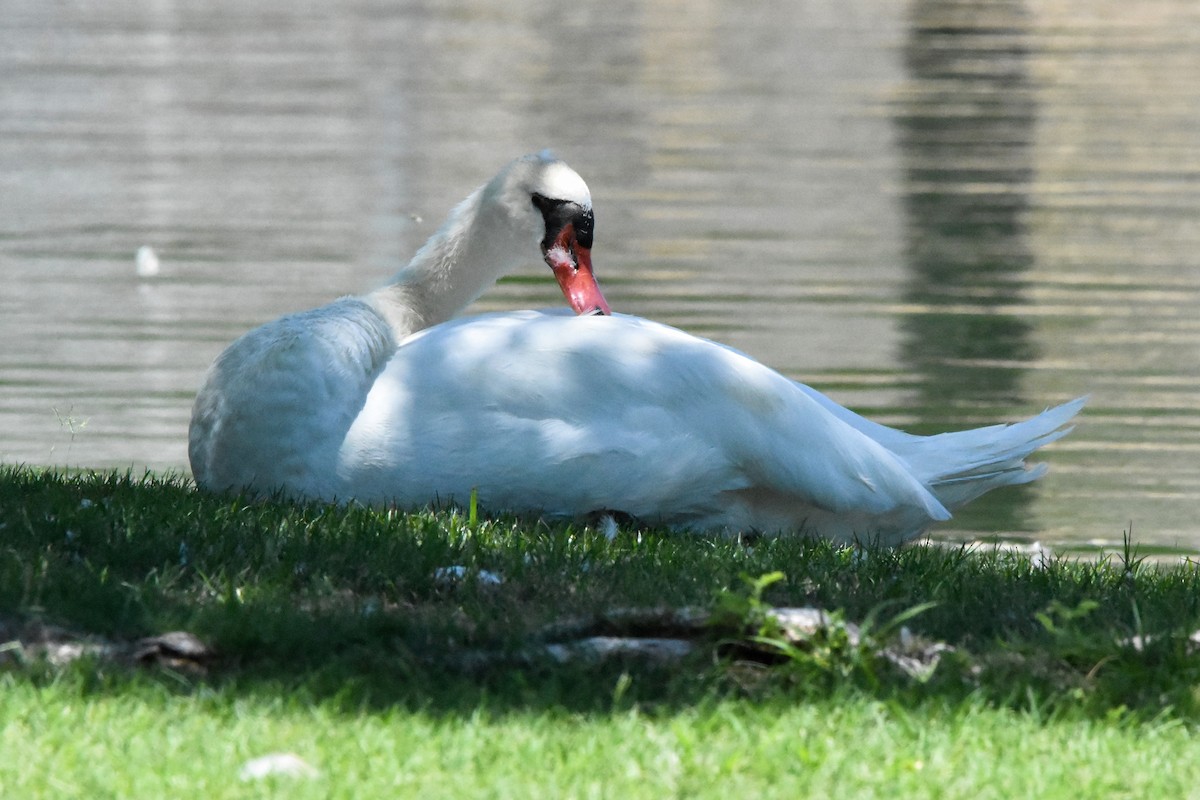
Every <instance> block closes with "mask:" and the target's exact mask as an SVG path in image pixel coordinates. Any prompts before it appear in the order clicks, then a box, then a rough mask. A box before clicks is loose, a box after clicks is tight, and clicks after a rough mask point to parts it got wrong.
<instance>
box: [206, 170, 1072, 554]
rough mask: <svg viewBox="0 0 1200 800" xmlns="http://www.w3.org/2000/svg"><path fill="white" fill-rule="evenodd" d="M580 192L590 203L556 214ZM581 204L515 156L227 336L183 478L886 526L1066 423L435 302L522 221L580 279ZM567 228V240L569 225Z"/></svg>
mask: <svg viewBox="0 0 1200 800" xmlns="http://www.w3.org/2000/svg"><path fill="white" fill-rule="evenodd" d="M534 196H541V197H542V198H543V201H545V202H543V201H538V202H531V197H534ZM563 203H565V204H569V205H567V206H566V207H567V208H568V212H569V213H564V212H562V211H561V209H562V208H563V205H562V204H563ZM556 204H558V205H556ZM547 208H550V209H553V210H551V211H547V210H546V209H547ZM577 209H582V210H583V211H586V221H585V220H584V219H583V217H582V216H578V215H576V216H575V217H572V218H571V221H570V222H569V223H566V224H565V226H564V225H563V224H562V223H563V220H564V219H567V218H568V217H571V214H574V213H575V211H576V210H577ZM580 213H582V212H580ZM590 220H591V201H590V196H589V195H588V194H587V187H586V185H585V184H584V183H583V181H582V179H579V178H578V176H577V175H576V174H575V173H574V172H571V171H570V170H569V168H567V167H566V165H564V164H562V162H559V161H556V160H553V159H551V158H549V157H548V156H546V155H544V154H543V155H539V156H530V157H526V158H525V159H519V160H518V161H516V162H514V163H513V164H511V165H509V167H507V168H506V169H505V170H504V171H502V172H501V173H500V175H498V176H497V177H496V178H495V179H493V181H492V182H491V183H489V184H488V185H487V186H485V187H483V188H481V189H480V190H478V191H477V192H475V193H474V194H473V195H472V196H471V197H470V198H468V200H467V201H465V202H464V203H463V204H461V205H460V206H459V207H458V208H456V209H455V210H454V212H452V214H451V218H450V219H449V220H448V221H447V222H446V224H445V225H444V226H443V227H442V229H441V230H440V231H439V232H438V233H437V234H435V236H434V238H433V239H431V240H430V243H429V244H427V245H426V246H425V247H424V248H422V250H421V251H420V252H419V253H418V254H417V256H416V257H415V258H414V260H413V263H412V264H410V265H409V267H407V268H406V269H405V270H403V271H401V273H400V274H399V275H398V276H397V278H396V280H395V281H394V282H393V283H392V284H390V285H389V286H388V287H385V288H384V289H381V290H379V291H377V292H374V293H371V294H369V295H366V296H364V297H362V298H344V299H342V300H339V301H336V302H334V303H332V304H330V305H328V306H324V307H322V308H319V309H315V310H313V311H308V312H303V313H300V314H295V315H291V316H287V317H284V318H282V319H280V320H276V321H275V322H272V323H268V324H267V325H264V326H262V327H260V328H258V329H256V330H254V331H251V332H250V333H248V334H246V335H245V336H243V337H242V338H241V339H239V340H238V341H237V342H235V343H234V344H233V345H231V346H230V347H229V348H228V349H227V350H226V351H225V352H224V353H223V354H222V355H221V356H220V357H219V358H218V359H217V361H216V362H215V363H214V365H213V367H212V369H211V370H210V372H209V375H208V377H207V379H206V381H205V385H204V387H203V388H202V389H201V391H200V394H199V395H198V397H197V399H196V405H195V408H194V411H193V418H192V427H191V431H190V447H189V453H190V456H191V461H192V469H193V472H194V474H195V476H196V480H197V483H198V484H200V485H201V486H204V487H207V488H211V489H216V490H224V489H230V488H233V489H249V490H251V491H253V492H257V493H269V492H273V491H277V490H282V491H283V492H285V493H287V494H289V495H293V496H297V497H306V498H316V499H321V500H330V501H358V502H363V503H370V504H396V505H399V506H401V507H412V506H422V505H427V504H429V503H431V502H441V503H446V502H458V503H463V504H465V503H466V502H467V500H468V498H469V496H470V493H471V491H472V490H476V491H477V492H478V498H479V503H480V505H481V506H483V507H484V508H489V509H493V510H509V511H517V512H521V513H530V514H542V515H549V516H567V517H570V516H578V515H583V514H589V513H591V512H596V511H619V512H624V513H627V514H631V515H633V516H635V517H637V518H639V519H640V520H642V521H644V522H646V523H649V524H656V525H659V524H661V525H666V526H670V527H675V528H680V529H688V530H726V531H745V530H758V531H762V532H766V533H781V532H782V533H807V534H813V535H820V536H825V537H828V538H832V539H837V540H840V541H851V540H855V539H859V540H867V539H880V540H882V541H886V542H891V543H899V542H902V541H904V540H907V539H910V538H912V537H914V536H917V535H919V534H920V533H921V532H922V531H924V530H925V529H926V528H927V527H928V526H929V525H931V524H932V523H934V522H937V521H939V520H945V519H948V518H949V516H950V509H952V508H955V507H958V506H960V505H962V504H963V503H965V502H968V501H969V500H971V499H973V498H974V497H977V496H978V495H980V494H982V493H983V492H986V491H988V490H990V489H993V488H996V487H998V486H1004V485H1009V484H1016V483H1024V482H1027V481H1030V480H1033V479H1034V478H1036V477H1038V476H1039V475H1040V474H1041V471H1042V470H1041V469H1033V470H1030V469H1026V467H1025V464H1024V459H1025V458H1026V457H1027V456H1028V455H1029V454H1030V453H1032V452H1033V450H1035V449H1037V448H1038V447H1040V446H1042V445H1044V444H1046V443H1048V442H1051V441H1054V440H1055V439H1057V438H1059V437H1060V436H1063V435H1065V434H1066V433H1067V432H1068V431H1069V428H1067V427H1065V426H1066V424H1067V423H1068V421H1069V420H1070V419H1071V417H1072V416H1074V415H1075V414H1076V413H1077V412H1078V411H1079V409H1080V408H1081V407H1082V405H1083V400H1082V399H1079V400H1075V401H1073V402H1071V403H1067V404H1064V405H1062V406H1059V407H1057V408H1054V409H1051V410H1049V411H1047V412H1044V413H1043V414H1041V415H1039V416H1037V417H1034V418H1033V419H1030V420H1027V421H1025V422H1022V423H1020V424H1018V425H1012V426H993V427H988V428H980V429H977V430H971V431H962V432H958V433H948V434H941V435H939V436H929V437H923V436H914V435H910V434H907V433H904V432H901V431H897V430H894V429H892V428H887V427H884V426H881V425H878V424H876V423H872V422H870V421H868V420H865V419H863V418H862V417H859V416H858V415H856V414H854V413H853V412H850V411H848V410H846V409H844V408H842V407H840V406H838V405H837V404H835V403H834V402H833V401H832V400H830V399H828V398H827V397H825V396H824V395H822V394H820V393H818V392H817V391H815V390H813V389H811V388H809V387H807V386H804V385H803V384H799V383H796V382H794V381H791V380H789V379H787V378H785V377H783V376H782V375H780V374H778V373H776V372H775V371H773V370H771V369H769V368H768V367H766V366H764V365H762V364H760V363H758V362H756V361H754V360H752V359H750V358H748V357H747V356H745V355H742V354H741V353H738V352H736V351H734V350H732V349H730V348H727V347H724V346H722V345H719V344H715V343H713V342H710V341H707V340H704V339H700V338H697V337H694V336H690V335H688V334H686V333H684V332H682V331H679V330H677V329H675V328H671V327H668V326H665V325H660V324H656V323H653V322H649V321H647V320H643V319H639V318H635V317H629V316H624V315H609V316H603V315H585V316H573V315H571V314H570V313H569V312H567V311H566V310H564V311H563V312H559V313H556V312H537V311H525V312H514V313H504V314H488V315H483V316H477V317H469V318H463V319H457V320H453V321H449V322H447V321H445V320H446V319H447V318H448V317H449V316H450V315H452V314H453V313H455V312H456V311H457V310H459V309H460V308H461V307H462V306H464V305H466V304H467V303H469V302H470V301H471V300H472V299H474V297H475V296H478V294H479V293H481V292H482V291H483V290H484V289H486V287H487V286H488V285H490V284H491V283H492V282H493V281H494V280H495V278H496V277H497V276H498V275H499V274H502V273H503V272H506V271H508V270H510V269H512V268H513V267H514V266H515V265H516V264H518V263H520V261H521V260H522V259H524V258H528V257H529V256H531V255H532V254H533V253H534V252H536V250H535V247H536V246H537V243H538V241H539V240H540V241H541V242H542V255H543V257H544V258H545V259H546V261H547V263H548V264H549V265H550V266H551V267H552V268H554V270H555V273H556V275H558V276H559V279H560V283H561V282H563V280H564V278H563V275H564V274H567V273H569V274H568V275H567V280H575V279H576V274H575V272H573V271H572V270H571V269H567V268H566V267H564V264H563V259H564V258H567V257H568V256H569V257H570V258H573V259H575V260H576V261H577V262H578V263H576V264H575V269H576V270H579V271H580V272H582V271H583V270H582V267H583V266H586V267H587V270H586V272H587V273H588V275H587V276H586V277H587V280H588V281H590V255H589V253H588V247H589V246H590V243H591V241H590V238H591V231H590V224H591V223H590ZM571 225H574V227H573V228H570V226H571ZM584 227H586V228H587V236H586V241H582V240H583V238H584V237H583V236H582V234H580V236H579V237H578V239H575V238H572V237H573V236H574V234H575V233H579V232H580V231H582V229H583V228H584ZM563 231H566V233H565V234H564V233H563ZM564 237H565V238H564ZM593 289H595V286H594V283H591V284H590V287H589V285H588V284H587V283H585V284H584V286H583V288H582V289H580V286H579V285H578V284H575V285H573V286H572V287H570V288H569V287H568V286H567V284H565V283H564V284H563V290H564V293H566V294H567V296H568V298H569V299H570V300H571V302H572V305H573V306H574V307H575V309H576V311H580V312H585V311H590V310H592V308H597V307H598V308H600V309H601V310H604V311H606V310H607V306H606V305H605V304H604V303H603V298H602V297H601V296H600V295H599V291H598V289H595V292H594V294H593V293H592V290H593ZM581 298H582V299H581ZM597 298H598V299H597Z"/></svg>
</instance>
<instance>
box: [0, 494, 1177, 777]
mask: <svg viewBox="0 0 1200 800" xmlns="http://www.w3.org/2000/svg"><path fill="white" fill-rule="evenodd" d="M0 525H2V526H3V527H2V528H0V627H2V628H3V631H0V632H3V633H4V634H5V635H4V636H3V637H0V638H2V639H3V640H4V641H6V642H8V644H4V642H0V648H3V651H2V652H0V663H3V666H2V667H0V682H3V684H4V686H3V687H2V688H0V697H2V698H3V699H2V700H0V702H2V703H3V706H4V709H3V718H4V719H5V724H4V729H3V734H2V736H3V741H2V742H0V749H2V750H3V752H4V753H5V755H6V758H4V759H2V760H0V787H3V789H4V790H5V792H4V794H5V795H8V794H10V793H14V792H16V794H14V796H17V795H19V796H26V797H32V796H39V795H41V796H56V797H57V796H70V795H71V794H78V795H79V796H105V795H112V796H148V795H151V794H167V795H174V794H178V793H180V792H181V791H183V790H185V789H187V790H196V789H199V790H201V791H204V792H205V793H207V794H209V795H212V796H218V797H220V796H242V795H246V796H252V795H259V794H271V793H273V792H276V791H278V792H279V793H283V792H285V791H286V792H287V793H288V794H289V795H297V794H298V795H304V796H307V795H311V796H374V795H382V794H385V793H387V794H392V795H398V796H404V795H407V794H410V793H411V794H417V793H420V794H421V796H471V795H476V794H491V795H496V796H509V795H511V796H531V795H538V794H543V795H544V794H547V793H550V794H560V795H572V796H587V795H594V796H607V795H614V796H616V795H620V796H646V797H661V796H664V795H666V796H670V795H672V794H676V795H679V796H703V795H705V794H714V795H715V794H718V793H719V794H725V793H727V792H728V791H729V790H731V789H733V790H737V789H743V790H753V791H756V792H759V793H763V794H767V795H768V796H770V795H773V794H778V795H779V796H796V794H797V793H801V794H803V793H804V792H809V793H814V794H823V795H842V796H845V795H846V794H847V793H848V792H853V793H855V794H856V795H858V796H871V795H872V794H884V793H887V794H889V795H895V794H897V793H900V794H904V793H905V792H906V791H909V792H910V793H911V794H914V795H920V796H937V795H938V794H939V793H941V794H944V796H964V795H978V796H980V797H988V796H996V797H999V796H1012V795H1013V794H1025V795H1034V794H1036V795H1038V796H1053V795H1054V794H1058V793H1062V794H1067V793H1068V792H1070V793H1071V795H1072V796H1079V795H1080V793H1082V794H1083V795H1088V794H1093V795H1100V794H1103V795H1105V796H1120V795H1122V794H1126V795H1129V796H1145V795H1147V794H1148V793H1150V792H1152V791H1153V792H1168V793H1171V794H1174V795H1180V794H1186V792H1187V791H1188V788H1189V787H1192V786H1195V785H1197V783H1196V778H1197V777H1200V766H1197V765H1200V758H1198V756H1200V746H1198V745H1197V743H1196V741H1195V736H1194V733H1193V731H1194V726H1195V722H1196V719H1197V713H1198V711H1200V708H1198V705H1197V699H1198V697H1197V695H1196V692H1195V687H1196V683H1197V680H1198V679H1200V656H1197V655H1196V653H1195V652H1194V649H1195V644H1194V643H1193V642H1191V641H1190V639H1189V636H1190V635H1191V633H1192V632H1193V631H1195V630H1197V629H1198V628H1200V577H1198V574H1197V572H1196V570H1195V569H1194V568H1193V567H1191V566H1188V565H1184V566H1177V567H1170V568H1160V567H1153V566H1151V565H1148V564H1146V563H1143V562H1141V561H1139V560H1138V559H1137V557H1136V553H1132V552H1131V553H1128V554H1126V555H1125V556H1124V557H1123V558H1118V559H1116V560H1113V561H1109V562H1104V563H1069V562H1065V561H1060V562H1052V563H1049V564H1042V565H1038V564H1034V563H1032V562H1031V561H1030V560H1029V559H1027V558H1025V557H1022V556H1018V555H1011V554H1003V553H996V552H990V551H989V552H967V551H963V550H949V551H948V550H945V549H940V548H928V547H913V548H908V549H904V550H900V551H889V550H874V549H868V550H864V551H857V550H840V549H836V548H832V547H829V546H827V545H823V544H821V543H812V542H804V541H778V540H760V541H757V542H754V543H750V544H748V543H744V542H743V543H739V542H734V541H727V540H723V539H712V538H693V537H681V536H669V535H665V534H659V533H655V532H641V533H638V532H633V531H622V532H620V533H618V535H617V536H616V537H615V538H613V539H611V540H610V539H609V538H608V537H606V536H605V535H603V533H601V532H600V531H598V530H596V529H593V528H589V527H585V526H573V527H568V526H558V527H554V526H546V525H542V524H533V523H522V522H518V521H515V520H503V519H502V520H478V521H474V520H471V519H470V518H469V515H466V514H456V513H441V514H430V513H426V514H416V515H408V514H399V513H394V512H376V511H368V510H362V509H331V508H325V507H315V506H314V507H300V508H297V507H293V506H289V505H285V504H271V503H261V504H255V503H246V502H243V501H241V500H238V499H233V498H218V497H212V496H207V495H203V494H199V493H197V492H195V491H194V490H193V489H191V488H190V486H189V485H188V484H187V483H186V482H185V481H183V480H178V479H170V478H167V479H159V478H147V479H141V478H130V477H128V476H121V475H114V474H99V475H80V476H60V475H54V474H38V473H34V472H30V471H23V470H7V471H3V472H0ZM460 568H461V569H460ZM773 573H782V574H783V575H785V576H786V578H785V579H783V580H770V579H769V578H768V579H762V578H761V577H760V576H770V575H772V574H773ZM755 579H758V580H757V581H756V580H755ZM783 606H810V607H816V608H820V609H824V610H826V611H828V612H831V613H832V617H830V618H829V621H828V624H827V626H825V628H823V629H822V631H820V632H819V633H817V634H815V635H814V636H813V637H812V638H811V639H809V640H806V641H802V642H796V641H794V640H791V641H785V640H784V637H783V635H782V633H781V631H780V630H779V629H778V628H777V626H773V625H772V624H771V621H770V617H769V616H767V615H764V612H765V611H768V610H769V609H770V608H772V607H783ZM630 608H638V609H650V610H652V613H650V614H649V615H647V614H642V615H641V616H639V617H637V618H638V619H639V620H640V622H638V623H637V624H636V625H630V624H628V623H627V619H628V618H627V617H626V616H623V615H622V613H621V610H623V609H630ZM683 608H692V609H701V610H703V609H710V610H716V611H717V614H716V617H714V621H716V620H723V621H724V622H723V626H713V627H711V631H712V632H711V634H707V635H706V634H703V633H701V634H699V635H697V634H695V632H694V631H693V632H692V633H690V634H689V635H690V636H691V638H692V644H693V645H694V647H693V648H692V649H691V650H690V651H689V653H688V654H686V655H684V656H682V657H680V658H677V659H671V660H667V661H663V660H657V659H654V658H647V657H645V656H644V655H639V654H638V653H637V652H634V653H633V654H631V655H626V656H624V657H615V658H574V659H563V660H554V659H553V658H550V657H547V656H546V653H547V652H548V650H546V645H547V644H548V643H550V644H554V643H559V642H561V641H562V640H565V639H567V638H569V637H570V636H573V635H576V634H579V635H584V634H587V635H593V634H604V635H607V636H610V637H612V636H621V637H632V638H636V637H638V636H646V635H654V636H658V635H665V634H664V631H663V630H659V628H662V629H664V630H665V629H666V628H670V627H671V625H668V624H666V623H654V624H649V623H647V622H646V619H648V618H649V619H666V618H667V616H669V614H667V612H668V611H669V610H671V609H683ZM664 610H665V611H664ZM656 615H658V616H656ZM664 615H666V616H664ZM910 615H911V616H910ZM731 617H733V618H737V620H738V621H735V622H730V621H729V618H731ZM622 620H626V622H623V621H622ZM648 624H649V627H650V628H654V629H653V630H649V629H646V626H647V625H648ZM655 625H657V627H655ZM638 626H641V627H642V628H643V629H639V630H635V629H634V628H637V627H638ZM175 630H183V631H188V632H191V633H192V634H195V635H196V636H197V637H199V639H200V640H202V641H203V642H204V643H206V644H207V645H208V646H209V647H210V648H211V652H206V653H205V654H204V657H203V658H200V659H197V660H195V661H190V660H188V659H182V660H172V659H170V658H166V659H158V660H152V662H151V663H150V664H149V665H146V664H144V663H139V662H138V659H137V658H135V657H134V656H132V655H131V654H132V653H134V652H135V651H137V650H138V646H137V645H136V642H137V640H138V639H140V638H141V637H147V636H152V635H155V634H160V633H163V632H166V631H175ZM47 631H51V632H52V633H51V634H47V633H46V632H47ZM569 631H574V632H575V633H568V632H569ZM668 633H669V631H668ZM671 635H676V634H674V633H673V634H671ZM55 637H57V639H55ZM89 637H90V638H89ZM51 639H54V640H56V641H69V642H77V643H78V642H81V643H85V644H86V643H89V642H90V643H91V644H92V645H94V647H93V648H92V651H91V652H92V655H87V656H84V657H83V658H80V659H75V660H72V661H70V663H66V664H62V665H55V664H51V663H48V662H47V661H46V660H45V659H44V658H41V657H39V654H40V653H42V652H43V650H41V649H39V643H44V642H45V641H47V640H51ZM914 641H915V642H917V643H918V644H917V645H915V647H916V648H917V649H918V650H920V649H921V648H922V647H925V648H926V649H925V650H924V651H922V652H932V650H931V649H929V648H931V647H932V648H936V649H937V650H938V653H939V656H938V658H937V659H936V666H932V664H928V665H927V666H929V667H930V669H929V670H926V671H923V672H920V673H919V674H914V673H912V672H905V671H904V670H899V669H896V668H895V666H894V664H895V661H896V659H895V658H892V659H891V660H889V657H890V656H893V655H895V653H896V652H898V648H901V647H902V646H903V647H910V648H911V647H914V645H912V642H914ZM106 648H107V649H106ZM85 649H86V648H85ZM44 652H48V653H53V652H54V651H52V650H45V651H44ZM112 653H117V654H118V655H116V656H114V655H112ZM143 661H145V659H143ZM277 751H289V752H293V753H295V754H297V755H299V756H300V757H301V758H303V759H304V760H305V761H307V762H308V763H310V764H311V765H312V766H313V767H314V768H315V769H316V770H318V772H319V774H318V775H317V777H315V778H291V779H289V778H284V777H276V778H270V779H267V780H266V781H265V782H254V781H250V782H246V781H241V780H239V778H238V769H239V768H240V765H242V764H243V763H245V762H246V761H247V760H248V759H250V758H253V757H256V756H260V755H263V754H266V753H272V752H277ZM18 790H19V791H18Z"/></svg>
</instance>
